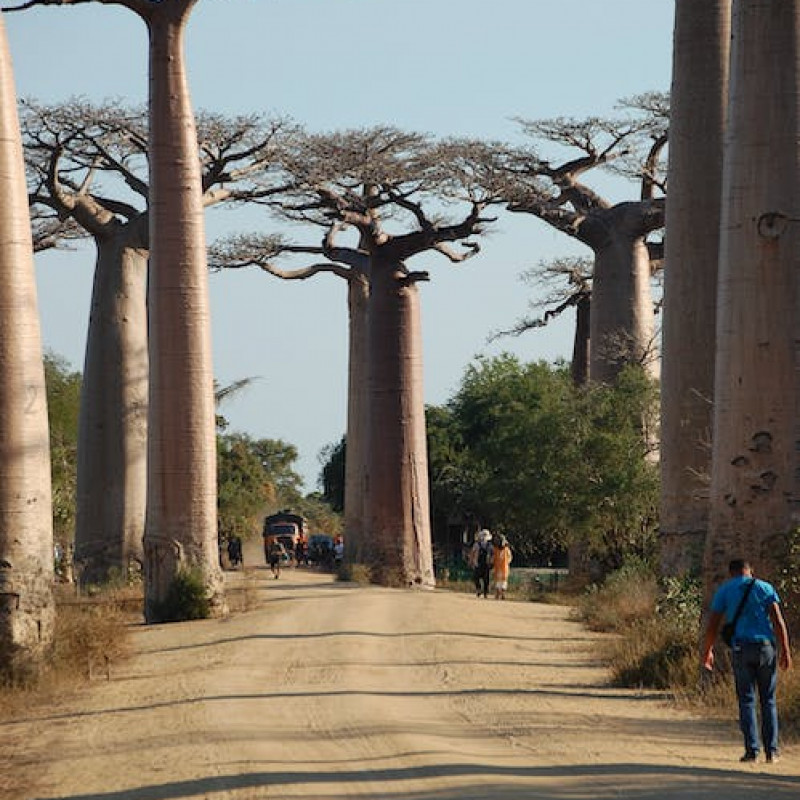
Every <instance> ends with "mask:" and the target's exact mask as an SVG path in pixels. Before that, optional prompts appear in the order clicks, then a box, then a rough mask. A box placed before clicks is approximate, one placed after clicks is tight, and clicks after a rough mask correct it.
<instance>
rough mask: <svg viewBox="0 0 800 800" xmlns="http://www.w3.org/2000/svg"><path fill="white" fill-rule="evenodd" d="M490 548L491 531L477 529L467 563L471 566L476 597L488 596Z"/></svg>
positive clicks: (490, 561)
mask: <svg viewBox="0 0 800 800" xmlns="http://www.w3.org/2000/svg"><path fill="white" fill-rule="evenodd" d="M492 550H493V548H492V532H491V531H487V530H485V529H484V530H482V531H478V533H477V535H476V536H475V541H474V543H473V545H472V549H471V550H470V553H469V565H470V566H471V567H472V579H473V581H474V582H475V594H476V595H477V596H478V597H480V596H481V595H483V596H484V597H488V596H489V575H490V573H491V568H492Z"/></svg>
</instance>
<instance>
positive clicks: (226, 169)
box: [22, 99, 284, 582]
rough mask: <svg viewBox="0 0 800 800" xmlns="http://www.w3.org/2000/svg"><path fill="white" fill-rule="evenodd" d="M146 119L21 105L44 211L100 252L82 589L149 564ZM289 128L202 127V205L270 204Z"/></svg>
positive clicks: (87, 375)
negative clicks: (264, 180) (276, 156)
mask: <svg viewBox="0 0 800 800" xmlns="http://www.w3.org/2000/svg"><path fill="white" fill-rule="evenodd" d="M143 118H144V119H146V115H144V114H143V112H142V109H139V108H128V107H124V106H122V105H121V104H119V103H117V102H112V103H105V104H102V105H94V104H91V103H87V102H85V101H81V100H75V99H73V100H69V101H67V102H65V103H63V104H59V105H53V106H41V105H38V104H36V103H32V102H27V103H23V105H22V125H23V133H24V144H25V149H26V157H27V163H28V172H29V190H30V197H31V202H32V203H33V204H34V208H35V209H42V210H44V211H50V212H51V213H53V214H55V215H57V217H58V218H59V219H62V220H67V221H69V220H72V221H73V223H74V225H75V226H78V227H79V228H80V229H81V230H82V231H83V232H84V235H88V236H90V237H91V238H92V239H93V241H94V244H95V247H96V252H97V256H96V260H95V271H94V284H93V289H92V303H91V314H90V319H89V327H88V335H87V346H86V358H85V361H84V371H83V384H82V387H83V391H82V399H81V417H80V436H79V446H78V491H77V525H76V532H75V559H76V562H78V563H79V565H80V571H81V577H82V579H83V580H84V581H89V582H97V581H102V580H105V579H106V578H108V576H109V571H110V570H112V569H117V570H123V571H125V570H128V569H130V568H131V566H134V565H136V564H140V563H141V562H142V559H143V554H142V538H143V534H144V524H145V507H146V464H147V458H146V456H147V406H148V402H147V395H148V359H147V347H148V338H147V312H146V304H145V295H146V279H147V259H148V254H149V249H150V245H149V232H148V205H147V204H148V196H149V184H148V177H147V173H148V170H147V127H146V124H145V123H144V122H143ZM283 124H284V123H283V121H282V120H279V119H271V120H267V119H262V118H260V117H258V116H255V115H253V116H244V117H235V118H228V117H224V116H221V115H219V114H210V113H200V114H199V115H198V134H199V150H198V153H199V159H200V163H201V169H202V186H203V190H204V191H203V205H204V207H209V206H213V205H216V204H219V203H223V202H235V201H243V200H244V199H245V198H247V197H250V196H259V197H261V196H263V189H262V188H261V186H256V185H255V184H254V183H252V182H248V177H250V176H252V175H254V174H256V173H257V174H259V175H262V174H263V173H264V172H265V171H267V170H268V169H269V164H270V161H271V157H272V151H273V144H274V141H275V139H276V136H277V135H278V132H279V131H280V130H281V128H282V126H283Z"/></svg>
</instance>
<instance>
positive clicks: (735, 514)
mask: <svg viewBox="0 0 800 800" xmlns="http://www.w3.org/2000/svg"><path fill="white" fill-rule="evenodd" d="M799 22H800V2H798V0H785V2H781V3H775V2H772V0H737V2H735V3H734V6H733V18H732V28H733V37H732V48H731V75H730V105H729V110H728V132H727V139H726V141H727V145H726V148H725V159H724V170H723V193H722V197H723V207H722V225H721V240H720V262H719V264H720V265H719V293H718V307H717V354H716V379H715V395H714V431H713V464H712V476H711V509H710V520H709V535H708V539H707V542H706V548H705V560H704V565H703V573H704V578H705V585H706V590H707V592H710V591H711V590H713V588H714V587H715V586H716V585H717V583H718V582H719V581H720V580H721V579H723V578H724V577H725V576H726V568H727V562H728V560H729V559H730V558H731V557H732V556H741V557H744V558H749V559H750V560H751V561H752V562H753V564H754V567H755V570H756V572H757V574H761V575H763V576H764V577H769V576H770V575H772V574H774V569H775V567H776V565H777V564H776V562H777V560H778V559H780V558H781V557H782V556H783V555H784V554H785V544H786V538H787V535H788V534H789V532H790V531H792V530H793V529H794V528H796V527H797V524H798V519H797V502H798V480H799V479H800V475H798V451H797V441H798V436H797V420H798V398H799V397H800V388H799V387H798V371H797V364H798V360H797V359H798V352H797V347H798V341H799V340H800V337H798V319H800V314H798V311H800V309H798V296H799V295H798V289H800V286H799V285H798V280H799V279H800V225H798V224H797V223H796V222H795V221H794V220H793V219H791V218H792V217H796V216H797V213H798V209H799V208H800V192H799V191H798V188H799V187H798V179H799V176H800V164H799V163H798V161H800V158H799V157H798V156H799V153H798V141H800V125H799V124H798V100H800V93H799V92H798V88H799V87H798V23H799Z"/></svg>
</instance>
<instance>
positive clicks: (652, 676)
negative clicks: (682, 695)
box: [609, 616, 698, 691]
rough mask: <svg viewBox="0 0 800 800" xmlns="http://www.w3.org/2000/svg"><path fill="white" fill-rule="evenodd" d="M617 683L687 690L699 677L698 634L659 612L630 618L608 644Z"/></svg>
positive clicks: (618, 684)
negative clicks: (650, 615) (616, 636)
mask: <svg viewBox="0 0 800 800" xmlns="http://www.w3.org/2000/svg"><path fill="white" fill-rule="evenodd" d="M609 650H610V652H609V661H610V665H611V675H612V681H613V683H614V684H615V685H616V686H633V687H647V688H650V689H665V690H667V689H668V690H672V691H678V690H681V691H685V690H686V689H687V688H688V687H691V686H692V685H693V684H695V683H696V681H697V669H698V667H697V636H696V633H695V632H694V631H693V630H691V629H689V628H686V627H684V626H682V625H680V624H674V623H669V622H668V621H666V620H665V619H663V618H661V617H659V616H656V617H650V618H644V619H641V620H637V621H635V622H631V623H630V624H629V625H628V626H627V627H626V630H625V631H624V633H623V634H622V636H620V637H619V638H618V639H615V640H614V642H613V643H611V644H610V645H609Z"/></svg>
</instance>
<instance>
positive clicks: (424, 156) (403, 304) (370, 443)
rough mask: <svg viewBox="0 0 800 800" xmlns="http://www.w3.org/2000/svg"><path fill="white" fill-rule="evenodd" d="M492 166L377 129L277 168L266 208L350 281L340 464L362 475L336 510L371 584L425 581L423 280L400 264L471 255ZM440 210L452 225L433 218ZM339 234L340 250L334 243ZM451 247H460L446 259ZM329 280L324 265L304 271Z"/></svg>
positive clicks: (311, 142) (429, 568) (310, 139)
mask: <svg viewBox="0 0 800 800" xmlns="http://www.w3.org/2000/svg"><path fill="white" fill-rule="evenodd" d="M496 159H497V155H496V150H495V149H493V147H492V146H487V145H483V144H481V143H477V142H469V141H461V140H458V141H446V142H439V143H437V142H434V141H431V140H430V139H429V138H428V137H425V136H421V135H418V134H413V133H404V132H402V131H399V130H397V129H395V128H392V127H378V128H373V129H368V130H357V131H345V132H340V133H333V134H320V135H308V136H305V137H298V139H297V140H296V143H295V146H294V148H292V149H291V151H290V152H288V153H287V156H286V158H285V161H284V168H285V170H286V171H287V173H288V175H289V177H290V183H291V186H292V189H291V190H290V191H288V192H287V193H286V194H285V196H284V197H283V198H282V199H281V201H280V203H279V205H277V206H276V205H275V204H274V203H273V209H274V210H275V211H276V213H277V214H279V215H280V216H281V217H282V218H283V219H285V220H290V221H295V222H302V223H305V224H311V225H314V226H316V227H318V228H320V229H321V232H322V236H323V238H324V243H323V245H322V247H320V246H319V245H317V244H315V245H314V248H315V249H314V250H307V252H314V253H317V254H321V255H323V256H325V257H326V259H327V261H328V262H333V261H336V262H338V263H339V264H340V265H346V267H347V270H346V275H347V277H348V279H351V280H352V279H354V278H355V279H356V280H357V289H356V292H357V293H358V303H359V306H358V308H357V309H356V310H355V314H352V315H351V329H350V334H351V351H350V352H351V361H350V369H351V378H350V386H351V387H352V389H351V390H352V391H355V392H364V396H363V398H360V399H359V401H358V402H359V403H363V406H364V407H363V410H362V411H358V410H353V409H350V410H349V419H348V431H347V460H348V462H349V461H350V460H351V458H354V457H355V458H358V459H360V458H361V456H360V455H359V453H360V452H363V453H364V454H365V455H364V457H363V463H364V467H363V469H364V472H363V474H362V475H361V476H356V477H355V478H351V479H350V482H349V483H348V491H350V492H352V491H353V490H352V489H350V488H349V487H351V486H353V483H354V482H355V485H356V487H357V488H356V490H355V491H356V494H355V497H353V496H352V495H351V496H350V497H349V498H348V496H347V494H346V496H345V508H346V509H347V505H348V503H353V502H355V503H356V504H359V503H361V502H363V506H361V508H360V509H359V512H360V513H362V520H363V530H364V534H363V540H362V542H361V543H360V546H359V547H358V548H357V549H360V551H361V552H362V553H363V560H364V561H366V562H367V563H369V564H370V565H371V566H372V567H373V568H374V570H373V571H374V575H375V577H376V579H377V580H379V581H393V580H397V581H399V582H400V583H403V584H415V585H432V584H433V580H434V579H433V565H432V553H431V542H430V519H429V500H428V476H427V452H426V440H425V417H424V397H423V391H422V347H421V329H420V305H419V289H418V283H419V282H420V281H425V280H428V277H429V276H428V273H427V272H426V271H421V270H415V269H413V268H412V266H411V265H410V264H409V263H408V262H409V261H410V260H411V259H412V258H414V257H415V256H420V255H422V254H424V253H428V252H432V253H437V254H439V255H442V256H444V257H446V258H447V259H448V260H450V261H451V262H454V263H460V262H462V261H464V260H465V259H466V258H467V257H469V256H470V255H472V254H474V253H475V252H477V249H478V247H477V244H475V243H474V242H471V241H470V239H469V237H470V236H472V235H474V234H478V233H480V232H481V229H482V226H483V225H484V223H485V222H487V219H486V218H485V217H483V216H482V214H483V211H484V209H485V208H486V206H487V205H488V204H489V203H491V202H496V201H497V198H496V197H494V196H492V195H491V193H489V192H487V190H486V189H485V188H482V187H483V186H486V185H487V184H488V183H489V182H490V181H489V178H488V176H490V175H492V174H494V172H495V168H496ZM443 202H444V203H449V204H450V206H451V207H452V208H453V209H455V210H454V211H453V213H454V214H455V219H445V218H443V217H441V216H440V215H441V210H442V203H443ZM428 205H430V206H434V207H436V208H437V212H436V214H439V216H436V215H434V214H433V213H431V212H429V211H427V210H426V206H428ZM348 233H349V234H350V239H349V240H345V242H344V244H342V243H341V242H340V241H338V240H334V238H333V237H334V236H336V237H341V236H343V235H347V234H348ZM452 243H461V244H462V245H463V247H462V249H461V250H460V251H456V250H454V249H452V248H451V244H452ZM336 269H337V270H339V271H341V267H337V268H336ZM333 270H334V268H333V267H331V266H330V263H329V264H328V266H327V267H323V268H319V267H317V268H314V270H313V271H314V272H315V273H318V272H320V271H333ZM342 274H344V272H343V273H342ZM303 276H304V277H308V275H303ZM364 276H366V277H367V278H368V287H367V284H366V282H365V281H364ZM284 277H286V276H285V275H284ZM351 285H352V284H351ZM365 288H368V299H367V303H366V305H364V304H363V297H364V289H365ZM351 299H352V295H351ZM353 308H354V306H353V304H352V303H351V311H352V310H353ZM353 323H355V324H353ZM360 326H363V327H364V331H365V334H364V339H361V334H359V332H358V331H359V329H360ZM354 370H363V372H362V373H361V374H360V376H359V373H358V372H355V371H354ZM363 387H366V389H364V388H363ZM354 431H355V435H354ZM362 431H363V433H362ZM361 442H363V447H364V450H363V451H361V450H360V448H361V446H362V445H361ZM356 469H358V467H356ZM359 512H357V513H359ZM346 514H347V511H346ZM358 555H359V554H358V553H357V555H356V557H358Z"/></svg>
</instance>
